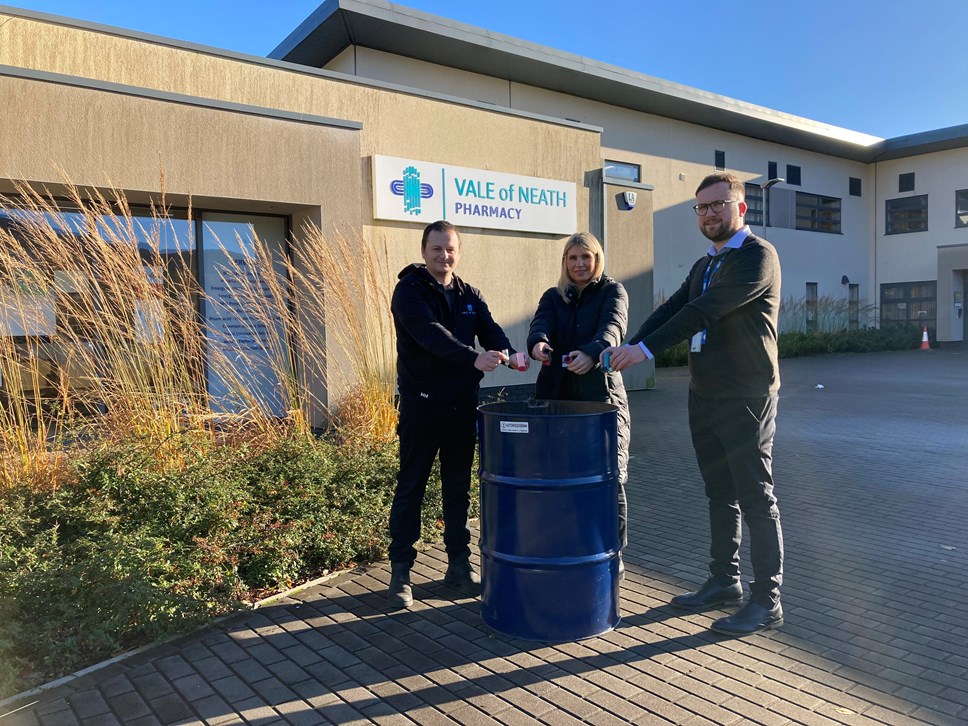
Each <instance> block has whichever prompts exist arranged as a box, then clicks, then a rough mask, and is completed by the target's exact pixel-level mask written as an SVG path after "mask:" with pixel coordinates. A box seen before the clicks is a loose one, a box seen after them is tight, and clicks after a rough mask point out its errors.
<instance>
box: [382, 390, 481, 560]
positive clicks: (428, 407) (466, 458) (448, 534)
mask: <svg viewBox="0 0 968 726" xmlns="http://www.w3.org/2000/svg"><path fill="white" fill-rule="evenodd" d="M397 433H398V434H399V436H400V473H399V475H398V476H397V488H396V492H395V493H394V495H393V505H392V507H391V509H390V562H402V563H409V564H413V561H414V560H415V559H416V557H417V550H416V549H414V544H415V543H416V542H417V540H418V539H419V538H420V509H421V506H422V505H423V500H424V492H425V491H426V489H427V479H428V477H429V476H430V470H431V468H432V467H433V463H434V459H435V458H436V456H437V454H438V452H439V454H440V479H441V484H442V498H443V515H444V546H445V548H446V550H447V558H448V560H449V561H450V562H458V561H460V560H465V559H467V558H468V557H470V547H469V543H470V541H471V533H470V530H469V529H468V528H467V510H468V508H469V506H470V494H469V493H470V485H471V467H472V466H473V465H474V447H475V444H476V441H477V438H476V437H477V395H476V391H475V395H474V396H472V397H468V398H467V399H466V400H463V401H461V402H459V403H448V404H437V403H432V402H428V401H425V400H423V399H420V398H409V397H408V398H403V397H401V399H400V420H399V424H398V425H397Z"/></svg>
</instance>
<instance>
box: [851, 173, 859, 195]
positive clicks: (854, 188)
mask: <svg viewBox="0 0 968 726" xmlns="http://www.w3.org/2000/svg"><path fill="white" fill-rule="evenodd" d="M850 196H852V197H859V196H861V186H860V179H857V178H856V177H850Z"/></svg>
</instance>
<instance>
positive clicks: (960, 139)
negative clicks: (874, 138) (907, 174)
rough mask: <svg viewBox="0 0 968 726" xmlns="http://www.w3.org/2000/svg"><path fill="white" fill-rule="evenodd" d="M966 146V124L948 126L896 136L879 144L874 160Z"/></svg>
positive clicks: (967, 141) (931, 152) (899, 157)
mask: <svg viewBox="0 0 968 726" xmlns="http://www.w3.org/2000/svg"><path fill="white" fill-rule="evenodd" d="M966 147H968V124H961V125H959V126H948V127H947V128H943V129H936V130H934V131H925V132H923V133H918V134H909V135H908V136H898V137H897V138H893V139H888V140H887V141H885V142H884V143H882V144H880V149H879V153H878V155H877V157H876V158H875V161H890V160H891V159H904V158H907V157H910V156H921V155H922V154H933V153H934V152H936V151H950V150H951V149H964V148H966Z"/></svg>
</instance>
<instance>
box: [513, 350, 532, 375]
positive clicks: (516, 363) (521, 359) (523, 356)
mask: <svg viewBox="0 0 968 726" xmlns="http://www.w3.org/2000/svg"><path fill="white" fill-rule="evenodd" d="M508 366H509V367H510V368H513V369H514V370H516V371H526V370H528V368H529V367H530V366H531V359H530V358H528V354H527V353H520V352H519V353H515V354H514V355H512V356H511V358H510V360H508Z"/></svg>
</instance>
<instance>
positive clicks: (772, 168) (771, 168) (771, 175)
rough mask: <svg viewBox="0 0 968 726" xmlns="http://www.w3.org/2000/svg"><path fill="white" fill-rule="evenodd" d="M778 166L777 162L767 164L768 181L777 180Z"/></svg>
mask: <svg viewBox="0 0 968 726" xmlns="http://www.w3.org/2000/svg"><path fill="white" fill-rule="evenodd" d="M776 166H777V164H776V162H775V161H770V162H767V164H766V178H767V179H776V176H777V174H776Z"/></svg>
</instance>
